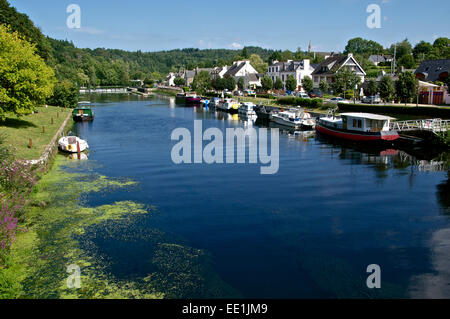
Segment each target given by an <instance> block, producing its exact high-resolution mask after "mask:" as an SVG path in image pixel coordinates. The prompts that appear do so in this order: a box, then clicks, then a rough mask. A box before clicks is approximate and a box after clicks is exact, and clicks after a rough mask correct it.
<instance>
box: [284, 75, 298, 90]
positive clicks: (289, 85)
mask: <svg viewBox="0 0 450 319" xmlns="http://www.w3.org/2000/svg"><path fill="white" fill-rule="evenodd" d="M286 89H287V90H288V91H295V90H297V79H296V78H295V77H294V76H293V75H289V76H288V78H287V80H286Z"/></svg>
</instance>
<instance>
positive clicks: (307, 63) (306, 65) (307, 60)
mask: <svg viewBox="0 0 450 319" xmlns="http://www.w3.org/2000/svg"><path fill="white" fill-rule="evenodd" d="M310 65H311V64H310V60H309V59H305V60H303V70H305V71H309V67H310Z"/></svg>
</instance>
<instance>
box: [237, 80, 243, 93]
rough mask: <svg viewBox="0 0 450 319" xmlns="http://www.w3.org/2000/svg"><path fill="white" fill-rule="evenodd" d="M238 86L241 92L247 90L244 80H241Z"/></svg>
mask: <svg viewBox="0 0 450 319" xmlns="http://www.w3.org/2000/svg"><path fill="white" fill-rule="evenodd" d="M237 85H238V88H239V90H241V91H242V90H244V89H245V81H244V78H239V80H238V83H237Z"/></svg>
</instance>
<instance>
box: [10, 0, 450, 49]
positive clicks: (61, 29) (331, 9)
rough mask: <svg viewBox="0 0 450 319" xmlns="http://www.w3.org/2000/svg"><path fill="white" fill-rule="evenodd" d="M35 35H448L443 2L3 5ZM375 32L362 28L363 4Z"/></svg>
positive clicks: (49, 1) (119, 39)
mask: <svg viewBox="0 0 450 319" xmlns="http://www.w3.org/2000/svg"><path fill="white" fill-rule="evenodd" d="M10 3H11V4H12V5H13V6H14V7H16V8H17V9H18V10H19V11H20V12H23V13H26V14H27V15H29V16H30V17H31V19H32V20H33V21H34V22H35V24H36V25H37V26H39V27H40V28H41V29H42V31H43V32H44V33H45V34H46V35H49V36H51V37H54V38H57V39H68V40H72V41H73V42H74V43H75V45H76V46H78V47H83V48H85V47H89V48H97V47H104V48H117V49H125V50H132V51H135V50H142V51H159V50H170V49H176V48H191V47H196V48H236V49H239V48H241V47H243V46H246V45H247V46H249V45H256V46H261V47H265V48H273V49H290V50H296V49H297V48H298V47H301V48H302V49H304V50H306V49H307V47H308V43H309V40H311V41H312V45H313V49H314V50H316V51H341V50H343V49H344V47H345V45H346V43H347V41H348V40H349V39H351V38H353V37H357V36H361V37H363V38H366V39H371V40H375V41H377V42H379V43H381V44H383V45H384V46H388V45H390V44H392V43H393V42H396V41H401V40H403V39H405V38H408V39H409V40H410V41H411V42H412V43H413V44H414V43H416V42H418V41H420V40H426V41H429V42H433V41H434V39H435V38H437V37H440V36H446V37H450V34H449V33H450V19H449V18H448V16H449V13H450V1H448V0H427V1H417V0H411V1H408V0H378V1H375V0H368V1H365V0H307V1H303V0H278V1H274V0H271V1H267V0H259V1H255V0H239V1H236V0H226V1H215V0H209V1H207V0H189V1H186V0H185V1H178V0H170V1H164V0H158V1H153V0H129V1H119V0H70V1H65V0H39V1H36V0H10ZM72 3H73V4H78V5H79V6H80V7H81V14H82V15H81V26H82V27H81V29H78V30H77V29H69V28H68V27H67V26H66V19H67V17H68V15H69V14H68V13H66V8H67V6H68V5H69V4H72ZM372 3H373V4H378V5H379V6H380V7H381V17H382V18H381V28H380V29H369V28H368V27H367V26H366V20H367V17H368V16H369V13H367V12H366V8H367V6H368V5H369V4H372Z"/></svg>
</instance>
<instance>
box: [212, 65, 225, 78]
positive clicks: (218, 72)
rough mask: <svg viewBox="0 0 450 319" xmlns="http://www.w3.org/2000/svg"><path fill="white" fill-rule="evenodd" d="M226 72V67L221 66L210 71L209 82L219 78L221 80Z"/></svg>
mask: <svg viewBox="0 0 450 319" xmlns="http://www.w3.org/2000/svg"><path fill="white" fill-rule="evenodd" d="M227 71H228V66H226V65H225V66H222V67H215V68H214V69H213V70H212V71H211V73H210V74H211V80H217V79H219V78H223V76H224V75H225V73H227Z"/></svg>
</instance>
